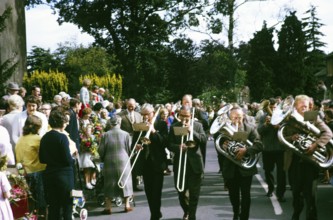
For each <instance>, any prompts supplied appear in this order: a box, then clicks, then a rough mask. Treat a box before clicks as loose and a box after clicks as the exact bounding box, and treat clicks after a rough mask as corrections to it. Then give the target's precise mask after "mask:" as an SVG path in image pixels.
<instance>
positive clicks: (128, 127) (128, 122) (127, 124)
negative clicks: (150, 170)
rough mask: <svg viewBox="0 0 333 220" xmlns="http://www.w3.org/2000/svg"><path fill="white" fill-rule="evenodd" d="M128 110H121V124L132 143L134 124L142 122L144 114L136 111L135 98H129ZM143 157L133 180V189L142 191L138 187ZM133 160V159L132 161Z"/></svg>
mask: <svg viewBox="0 0 333 220" xmlns="http://www.w3.org/2000/svg"><path fill="white" fill-rule="evenodd" d="M126 107H127V108H126V110H124V111H121V112H119V113H118V115H119V116H120V117H121V124H120V129H121V130H124V131H127V132H128V133H129V134H130V141H131V143H132V142H133V141H134V142H136V139H133V134H134V130H133V124H135V123H140V122H142V116H141V114H140V113H139V112H136V111H135V108H136V101H135V99H133V98H130V99H128V100H127V103H126ZM140 159H141V157H140V158H139V159H138V161H137V164H136V166H135V167H134V168H133V170H132V182H133V190H134V191H142V189H140V188H139V187H138V185H139V181H138V177H139V176H141V175H142V164H141V161H140ZM132 162H133V161H132Z"/></svg>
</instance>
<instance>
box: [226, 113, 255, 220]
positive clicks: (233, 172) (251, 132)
mask: <svg viewBox="0 0 333 220" xmlns="http://www.w3.org/2000/svg"><path fill="white" fill-rule="evenodd" d="M229 117H230V120H231V125H232V126H233V127H234V128H235V130H236V131H244V132H246V133H248V140H249V141H251V142H252V143H253V145H252V147H247V148H245V147H244V148H239V150H238V153H237V155H236V159H238V160H241V159H242V158H243V156H244V155H245V153H249V154H255V153H258V152H260V151H261V150H262V144H261V142H260V140H259V135H258V133H257V130H256V129H255V125H253V124H249V123H247V122H245V120H244V112H243V110H242V109H241V108H240V107H233V108H232V109H231V110H230V116H229ZM257 172H258V171H257V168H256V166H253V167H251V168H249V169H245V168H241V167H240V166H238V165H236V164H235V163H234V162H232V161H231V160H229V159H224V160H223V166H222V175H223V178H224V180H225V181H226V183H225V184H226V185H227V187H228V189H229V199H230V202H231V205H232V209H233V213H234V216H233V220H238V219H240V220H248V219H249V215H250V205H251V184H252V177H253V175H254V174H256V173H257Z"/></svg>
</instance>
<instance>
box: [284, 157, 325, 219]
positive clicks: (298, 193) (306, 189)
mask: <svg viewBox="0 0 333 220" xmlns="http://www.w3.org/2000/svg"><path fill="white" fill-rule="evenodd" d="M289 172H290V174H291V175H290V176H291V178H292V183H293V187H292V194H293V208H294V213H293V216H292V219H293V220H298V219H299V217H300V215H301V212H302V210H303V207H304V201H305V204H306V219H307V220H317V219H318V217H317V179H318V173H319V169H318V168H317V167H316V166H315V165H313V164H311V163H310V162H307V161H303V160H302V159H300V158H299V157H298V156H295V155H294V156H293V161H292V163H291V166H290V168H289Z"/></svg>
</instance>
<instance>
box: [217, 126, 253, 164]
mask: <svg viewBox="0 0 333 220" xmlns="http://www.w3.org/2000/svg"><path fill="white" fill-rule="evenodd" d="M235 132H237V131H236V130H235V128H233V127H232V126H231V124H230V122H228V123H225V125H224V126H223V127H222V133H221V134H220V135H219V136H218V137H217V138H216V140H215V147H216V150H217V151H218V152H219V153H220V154H222V155H223V156H225V157H226V158H228V159H229V160H231V161H232V162H233V163H235V164H237V165H238V166H240V167H242V168H246V169H249V168H251V167H253V166H254V165H255V164H256V163H257V162H258V159H259V154H255V155H251V154H248V153H246V154H245V155H244V157H243V158H242V159H241V160H237V159H236V155H237V152H238V150H239V148H247V147H249V146H252V145H253V144H252V142H251V141H250V140H246V141H245V142H242V141H235V140H232V138H231V137H232V136H233V135H234V133H235ZM225 141H228V143H227V144H224V142H225Z"/></svg>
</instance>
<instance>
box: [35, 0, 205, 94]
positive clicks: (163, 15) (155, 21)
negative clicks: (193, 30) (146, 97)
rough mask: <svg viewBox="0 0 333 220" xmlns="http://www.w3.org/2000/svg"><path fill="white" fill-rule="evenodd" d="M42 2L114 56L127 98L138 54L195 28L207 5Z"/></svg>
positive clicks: (194, 0)
mask: <svg viewBox="0 0 333 220" xmlns="http://www.w3.org/2000/svg"><path fill="white" fill-rule="evenodd" d="M45 1H47V2H48V3H49V4H50V5H51V6H52V8H53V9H55V10H56V11H57V12H58V14H59V18H58V22H59V23H63V22H70V23H73V24H76V25H78V27H79V28H81V29H82V30H83V31H84V32H86V33H88V34H90V35H92V36H93V37H94V38H95V41H96V44H98V45H99V46H101V47H103V48H106V50H107V51H108V52H109V53H110V54H115V55H116V58H117V59H118V60H119V62H120V63H121V64H122V68H123V70H122V73H123V75H124V78H123V79H124V84H125V85H124V93H125V94H126V95H128V96H132V95H136V92H137V91H136V90H137V87H136V83H137V82H138V81H140V77H141V73H140V72H139V67H140V65H142V63H140V61H141V60H142V59H141V58H140V57H139V54H145V56H146V57H148V56H151V55H154V56H155V55H156V53H151V50H155V49H156V48H155V47H158V46H159V45H163V44H165V43H167V42H168V41H169V37H170V36H171V35H174V34H176V31H180V30H181V29H182V28H185V27H186V26H187V25H188V24H190V23H191V24H194V25H198V24H197V23H196V22H193V20H194V19H193V16H195V14H199V13H200V12H201V11H202V8H203V6H204V5H205V3H206V0H184V1H179V0H169V1H162V0H153V1H152V0H129V1H124V0H112V1H110V0H98V1H90V0H82V1H76V0H45ZM33 2H34V3H36V1H35V0H33ZM37 3H38V2H37ZM190 13H191V16H189V14H190ZM190 17H191V19H190ZM146 45H151V47H149V48H147V47H146ZM148 50H149V51H148ZM157 50H158V49H157Z"/></svg>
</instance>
